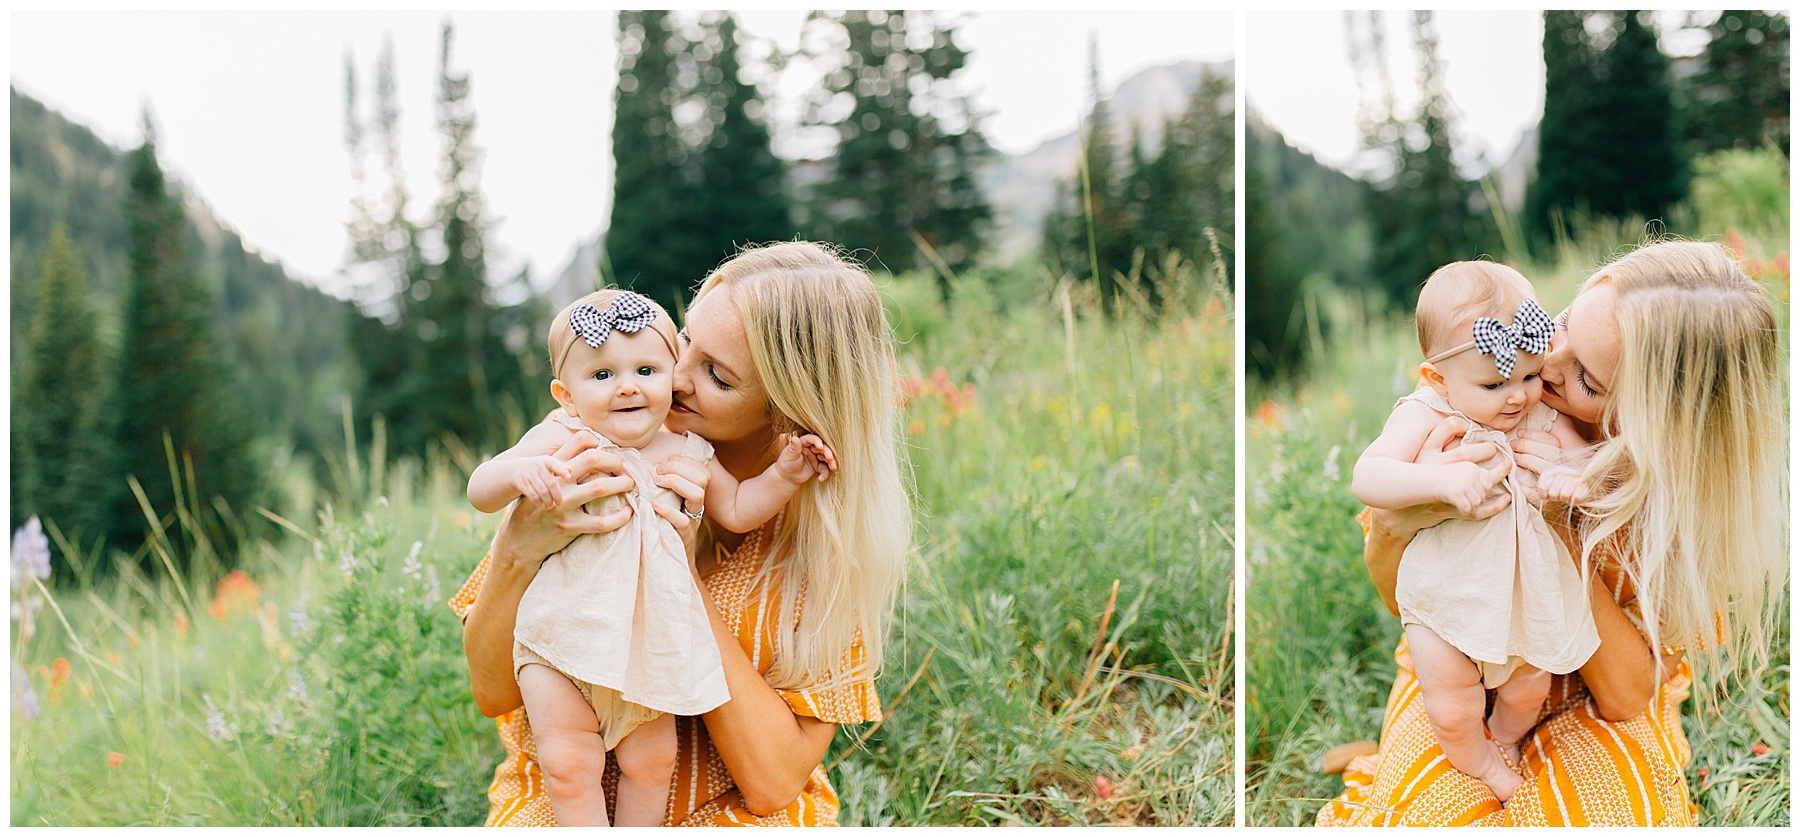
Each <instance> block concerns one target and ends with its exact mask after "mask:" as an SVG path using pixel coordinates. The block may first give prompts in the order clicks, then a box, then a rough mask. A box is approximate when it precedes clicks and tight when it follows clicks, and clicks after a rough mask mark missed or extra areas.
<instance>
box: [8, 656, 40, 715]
mask: <svg viewBox="0 0 1800 837" xmlns="http://www.w3.org/2000/svg"><path fill="white" fill-rule="evenodd" d="M12 698H13V711H14V712H17V713H19V715H20V717H23V718H24V719H25V720H27V721H29V720H31V719H33V718H36V717H37V716H38V704H37V692H36V691H34V690H33V689H32V688H31V678H30V677H27V676H26V675H25V669H22V668H19V664H18V663H13V666H12Z"/></svg>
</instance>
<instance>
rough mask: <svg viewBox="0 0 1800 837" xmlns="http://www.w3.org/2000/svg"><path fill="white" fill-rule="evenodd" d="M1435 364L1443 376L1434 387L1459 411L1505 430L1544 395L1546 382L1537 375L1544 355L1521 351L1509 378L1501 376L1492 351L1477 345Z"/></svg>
mask: <svg viewBox="0 0 1800 837" xmlns="http://www.w3.org/2000/svg"><path fill="white" fill-rule="evenodd" d="M1432 365H1433V366H1435V367H1437V370H1438V373H1439V374H1440V375H1442V376H1443V381H1442V382H1441V383H1440V382H1436V381H1433V382H1431V388H1432V389H1434V390H1437V393H1438V394H1439V395H1442V396H1444V398H1445V399H1446V400H1448V401H1449V402H1450V406H1452V407H1455V408H1456V409H1457V411H1458V412H1460V413H1462V414H1463V415H1465V416H1468V417H1469V418H1470V419H1471V420H1473V421H1475V422H1476V423H1478V424H1482V425H1485V426H1487V427H1491V428H1493V429H1495V430H1498V431H1500V432H1502V433H1506V432H1509V431H1511V430H1512V429H1513V428H1515V427H1518V426H1519V421H1520V420H1521V419H1524V418H1525V413H1526V412H1527V411H1529V410H1530V409H1531V408H1532V407H1535V406H1537V403H1538V401H1539V400H1540V399H1541V398H1543V396H1544V382H1543V379H1542V378H1540V377H1539V376H1538V370H1539V369H1541V368H1543V365H1544V356H1543V355H1533V354H1527V353H1525V352H1519V357H1518V359H1517V360H1516V361H1514V362H1513V368H1512V377H1511V378H1510V379H1509V378H1504V377H1501V375H1500V370H1499V369H1497V368H1495V367H1494V358H1493V356H1492V355H1484V354H1482V353H1481V352H1479V351H1476V350H1474V349H1469V350H1467V351H1463V352H1458V353H1457V354H1455V355H1452V356H1451V357H1448V358H1445V359H1443V360H1441V361H1438V362H1437V363H1434V364H1432Z"/></svg>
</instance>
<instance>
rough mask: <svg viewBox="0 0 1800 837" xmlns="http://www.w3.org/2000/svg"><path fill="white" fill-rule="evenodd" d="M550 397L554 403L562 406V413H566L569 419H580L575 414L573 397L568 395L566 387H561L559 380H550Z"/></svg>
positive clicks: (560, 380)
mask: <svg viewBox="0 0 1800 837" xmlns="http://www.w3.org/2000/svg"><path fill="white" fill-rule="evenodd" d="M550 397H551V398H554V399H556V403H558V404H561V405H562V408H563V412H565V413H568V414H569V416H570V417H571V418H580V416H579V415H577V414H576V413H575V396H573V395H571V394H570V393H569V388H568V387H566V386H563V382H562V379H561V378H552V379H551V380H550Z"/></svg>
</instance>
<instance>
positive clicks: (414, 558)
mask: <svg viewBox="0 0 1800 837" xmlns="http://www.w3.org/2000/svg"><path fill="white" fill-rule="evenodd" d="M423 548H425V542H424V541H413V545H412V551H410V552H408V553H406V563H405V564H403V565H401V567H400V571H401V572H403V573H406V574H407V575H410V576H412V577H413V578H414V579H415V580H417V579H418V577H419V571H420V570H422V569H425V565H424V564H421V563H419V550H421V549H423Z"/></svg>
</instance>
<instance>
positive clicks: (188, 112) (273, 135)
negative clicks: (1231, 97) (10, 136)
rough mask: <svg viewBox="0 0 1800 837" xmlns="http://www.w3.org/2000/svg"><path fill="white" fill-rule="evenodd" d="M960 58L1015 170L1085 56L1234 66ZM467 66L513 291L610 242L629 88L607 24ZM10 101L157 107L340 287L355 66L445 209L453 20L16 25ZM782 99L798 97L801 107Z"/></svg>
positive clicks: (106, 131)
mask: <svg viewBox="0 0 1800 837" xmlns="http://www.w3.org/2000/svg"><path fill="white" fill-rule="evenodd" d="M804 15H805V13H804V12H772V11H763V12H743V13H741V28H742V29H743V30H744V31H746V32H748V33H750V34H753V35H756V36H760V37H765V38H773V39H775V41H776V42H778V43H779V44H780V45H781V46H782V47H783V48H792V47H794V46H795V45H796V44H798V42H799V35H800V29H801V23H802V20H803V18H804ZM962 15H963V18H964V21H965V23H964V25H963V26H962V28H961V34H960V36H959V39H960V42H961V43H963V44H964V45H965V46H967V47H969V48H971V49H972V50H973V51H974V55H973V58H972V59H971V61H970V65H969V68H968V70H967V74H968V80H969V83H970V85H971V86H972V88H973V89H974V91H975V94H976V102H977V104H978V106H979V107H980V108H982V109H983V110H985V111H987V112H988V113H989V114H990V115H989V116H988V118H987V120H986V122H985V123H984V127H985V129H986V131H987V133H988V136H989V138H990V140H991V141H992V142H993V143H994V144H995V145H996V146H998V147H999V148H1000V149H1002V150H1004V151H1007V152H1019V151H1025V150H1029V149H1031V148H1033V147H1035V146H1036V145H1037V144H1038V143H1039V142H1041V141H1043V140H1044V139H1047V138H1049V137H1052V136H1055V135H1058V134H1061V133H1064V132H1067V131H1068V130H1069V129H1070V128H1072V127H1073V125H1074V122H1075V117H1076V114H1077V112H1078V111H1079V110H1081V109H1082V108H1083V107H1084V106H1085V104H1084V103H1085V97H1086V91H1087V52H1088V51H1087V41H1088V37H1089V33H1093V34H1095V35H1096V36H1097V37H1098V39H1099V46H1100V65H1101V71H1102V84H1103V86H1105V87H1107V88H1108V89H1109V90H1110V88H1111V87H1112V86H1113V85H1116V84H1117V83H1118V82H1119V81H1121V80H1123V79H1124V78H1126V77H1128V76H1130V75H1132V74H1134V73H1136V72H1138V71H1140V70H1142V69H1145V68H1147V67H1150V66H1155V65H1158V64H1165V63H1170V62H1174V61H1180V60H1195V59H1197V60H1204V61H1219V60H1226V59H1229V58H1231V57H1232V54H1233V52H1234V45H1235V31H1234V18H1233V15H1232V14H1231V13H1229V12H1032V13H1021V12H964V13H962ZM450 16H451V18H452V20H453V21H454V22H455V25H456V40H455V46H454V52H453V54H452V63H453V66H455V67H457V68H460V69H463V70H466V71H468V72H470V74H471V80H472V92H471V97H472V99H473V101H474V104H475V108H476V111H477V114H478V118H479V123H478V127H477V129H476V141H477V143H478V144H479V145H480V147H481V148H483V149H484V150H485V152H486V160H485V163H484V165H483V170H482V189H483V191H484V193H485V194H486V197H487V201H488V207H489V210H490V213H491V214H492V219H493V220H494V221H496V222H497V224H496V226H495V231H494V233H493V235H492V236H491V237H490V248H491V249H490V252H492V253H493V254H494V257H495V258H496V265H495V269H496V270H498V271H504V273H501V274H499V275H506V274H509V273H512V272H516V271H517V269H518V267H519V265H520V264H522V263H523V262H524V261H525V260H529V261H530V263H531V264H532V267H533V271H534V274H535V275H536V276H537V277H538V278H539V280H540V282H541V281H545V280H546V279H547V277H548V276H550V275H552V274H554V273H555V272H556V271H559V270H561V269H562V268H563V266H564V265H565V264H566V263H567V261H568V259H569V258H570V256H571V255H572V251H573V249H574V247H575V245H576V243H577V242H578V241H579V240H580V239H583V238H586V237H588V236H591V235H593V234H594V233H595V232H597V231H599V229H600V228H601V227H602V226H604V223H605V218H606V212H607V207H608V206H609V204H610V198H611V179H610V168H611V146H610V141H609V139H608V137H607V131H608V129H609V126H610V125H611V119H612V117H611V110H612V95H613V85H614V81H615V79H616V69H615V67H616V51H615V48H614V21H613V15H612V13H610V12H536V13H529V14H523V13H492V12H489V13H479V12H454V13H451V15H450ZM10 20H11V44H10V46H11V73H12V83H13V84H14V85H15V86H17V87H18V88H19V89H20V90H22V91H23V92H25V93H27V94H29V95H31V96H34V97H36V98H39V99H42V100H43V101H45V102H46V103H47V104H49V105H50V106H51V107H53V108H55V109H57V110H58V111H61V112H62V113H64V114H65V115H68V116H70V117H71V118H73V119H75V120H76V121H78V122H81V123H83V124H85V125H87V126H88V127H90V128H93V129H94V130H95V131H96V132H97V133H99V135H100V136H101V137H102V138H103V139H105V140H107V141H109V142H111V143H113V144H114V145H118V146H121V147H128V146H131V145H135V144H137V143H138V142H139V141H141V131H140V130H139V125H140V122H141V117H140V114H141V112H142V110H143V109H144V108H145V107H148V108H149V109H150V111H151V113H152V114H153V116H154V121H155V124H156V128H157V138H158V150H159V152H160V156H161V157H162V160H163V163H164V165H165V166H167V167H168V168H169V169H171V171H172V172H173V173H175V174H176V175H177V176H179V177H181V178H182V179H183V180H185V181H187V182H188V183H190V184H193V185H195V186H197V187H198V189H199V191H200V193H201V194H202V195H203V196H204V197H205V198H206V200H207V201H208V202H210V203H211V204H212V205H213V207H214V209H215V211H216V212H217V214H218V215H219V216H220V217H221V218H223V219H224V220H226V221H228V222H229V223H231V224H232V225H233V226H235V227H236V228H237V229H238V230H239V231H240V232H241V233H242V234H243V236H244V238H245V239H246V241H247V242H249V243H250V245H251V246H253V247H255V248H257V249H260V250H262V251H264V252H265V253H269V254H271V255H273V256H275V257H277V258H280V259H281V260H282V261H283V262H285V263H286V264H287V266H288V268H289V270H290V271H291V272H293V273H296V274H299V275H303V276H307V277H311V278H314V279H321V280H325V279H328V277H330V276H331V275H333V274H334V273H335V272H336V271H337V268H338V266H339V262H340V260H341V257H342V254H343V251H344V246H345V240H344V232H343V227H342V222H343V220H344V218H345V216H346V214H347V209H346V208H347V206H348V204H349V200H350V196H351V182H350V175H349V163H348V159H347V156H346V154H345V152H344V150H343V145H342V136H343V129H344V119H343V110H344V63H345V56H346V54H348V55H350V56H351V57H352V60H353V61H354V62H355V64H356V67H357V70H358V73H359V81H360V83H361V87H362V92H361V93H360V94H359V95H360V98H361V100H362V102H363V103H364V105H365V106H366V105H367V103H369V102H370V101H372V99H373V93H372V86H371V85H372V81H373V77H374V65H375V60H376V57H377V55H378V54H379V51H380V48H381V42H382V38H383V36H384V33H385V34H386V35H388V36H391V38H392V40H393V45H394V53H395V59H396V70H397V75H398V87H399V95H400V104H401V109H402V117H403V123H402V127H401V134H402V139H403V142H404V154H405V160H406V167H407V170H408V182H409V185H410V189H411V192H412V194H413V196H414V201H415V205H417V206H420V207H424V206H428V205H430V203H432V202H433V201H434V200H435V198H436V196H437V191H438V190H437V184H436V180H435V173H436V170H437V165H438V156H439V149H438V147H437V136H436V133H435V132H434V130H433V128H432V124H431V113H432V104H431V101H432V96H433V94H434V90H433V87H434V83H435V78H436V67H437V60H438V32H439V26H440V23H441V20H442V16H441V15H440V14H439V13H435V12H384V13H375V12H333V13H293V12H289V13H276V12H241V13H230V12H182V13H173V12H162V13H143V12H105V13H97V12H75V13H48V12H13V13H12V14H11V18H10ZM805 87H806V82H805V80H804V79H799V80H796V79H795V78H792V77H788V78H784V79H783V80H782V83H781V89H783V90H798V89H804V88H805Z"/></svg>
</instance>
